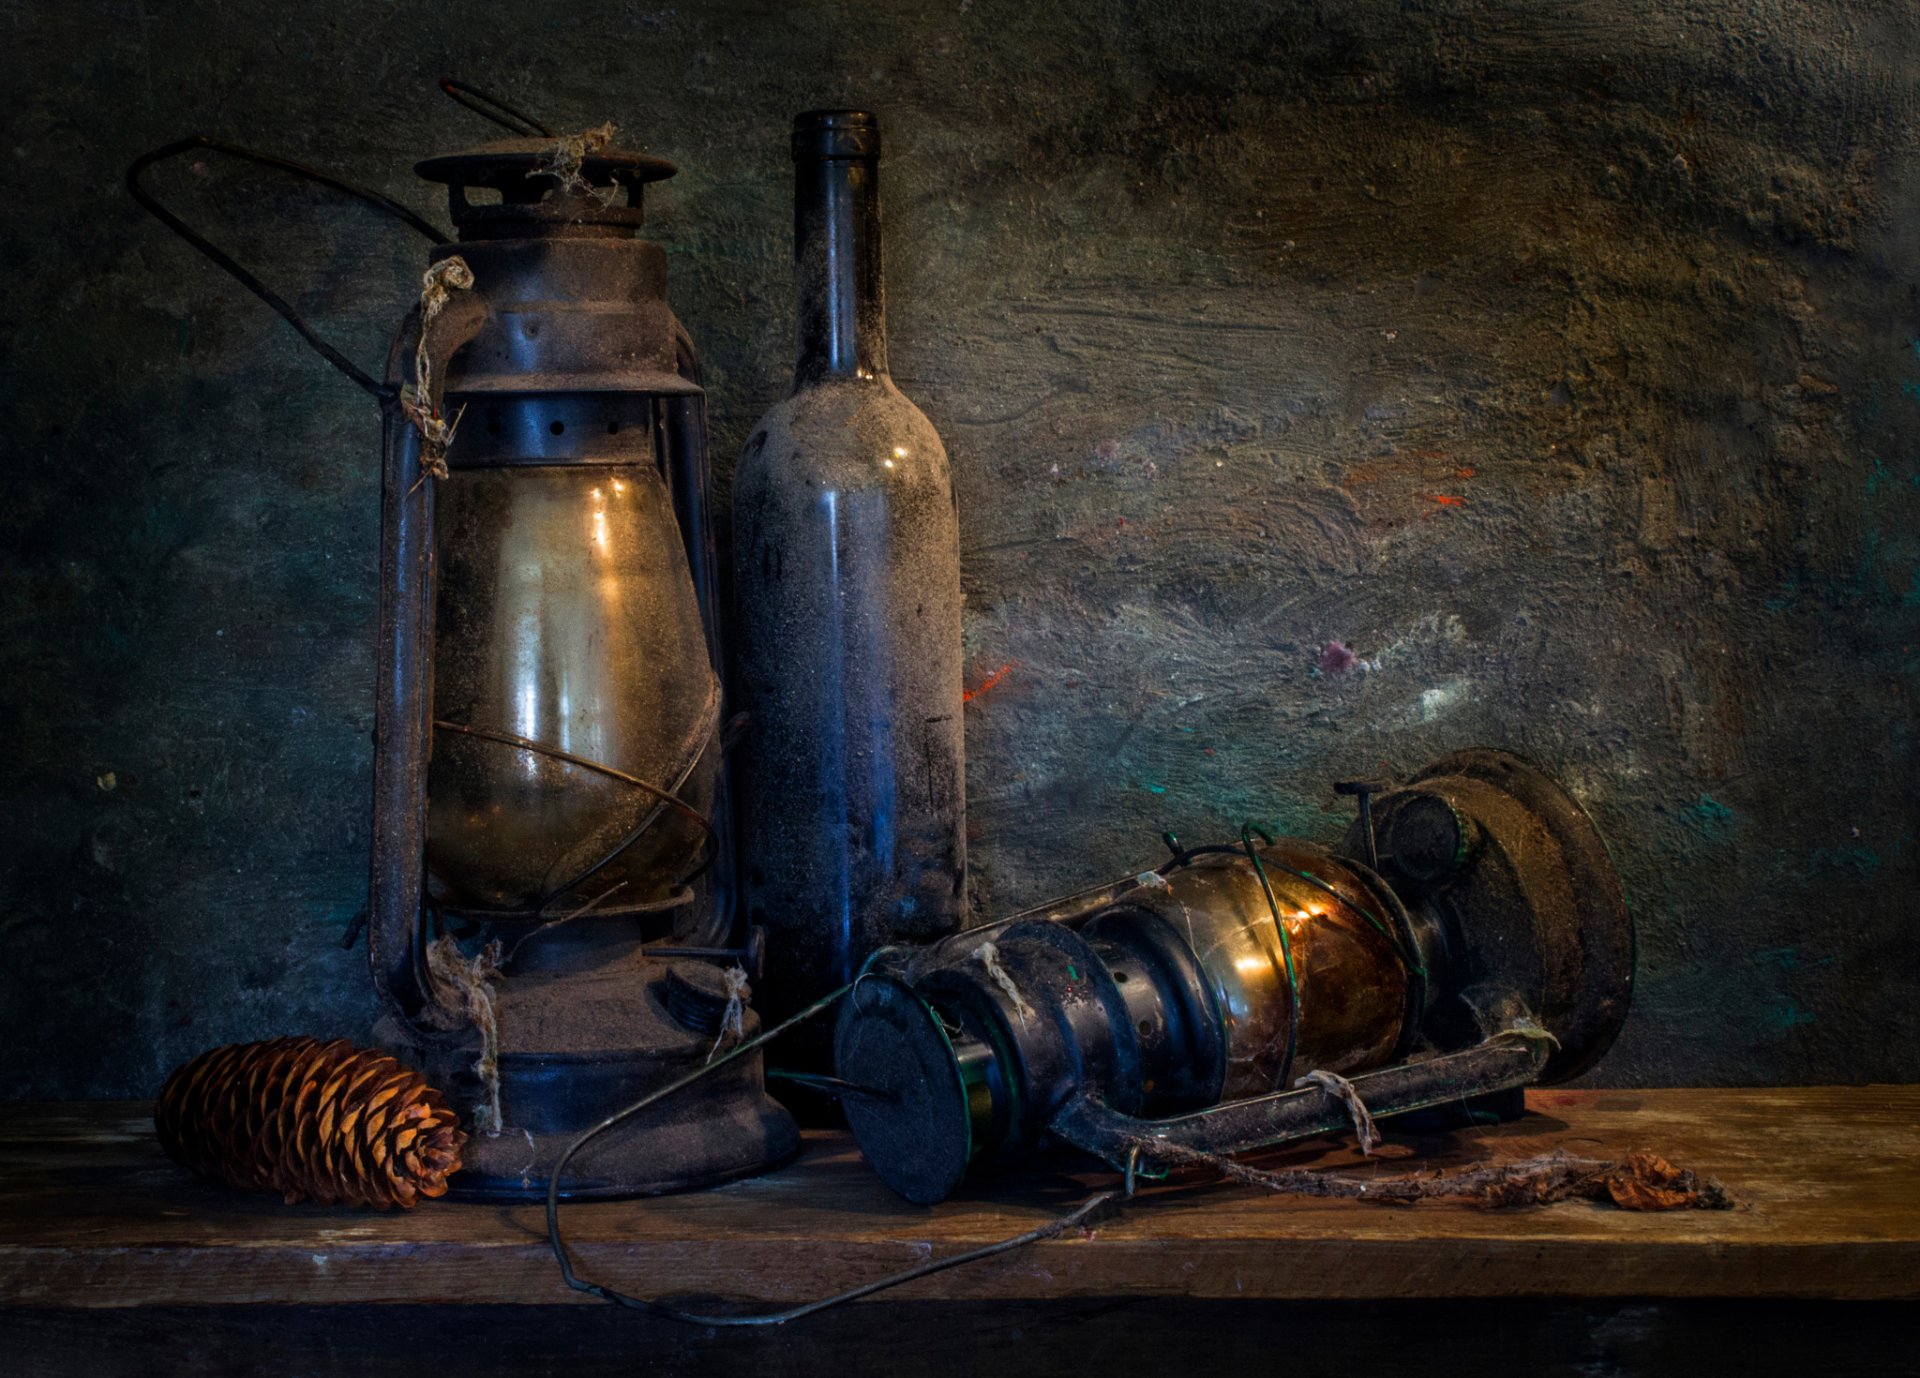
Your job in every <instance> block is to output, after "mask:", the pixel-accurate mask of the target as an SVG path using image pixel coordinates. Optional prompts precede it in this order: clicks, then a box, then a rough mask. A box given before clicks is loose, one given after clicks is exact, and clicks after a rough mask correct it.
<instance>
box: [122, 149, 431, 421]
mask: <svg viewBox="0 0 1920 1378" xmlns="http://www.w3.org/2000/svg"><path fill="white" fill-rule="evenodd" d="M194 149H205V150H207V151H208V152H211V153H224V154H226V155H227V156H228V157H229V158H238V159H240V160H241V161H243V162H248V163H256V164H258V165H259V166H261V167H267V168H272V169H273V170H274V171H276V172H284V173H286V174H287V175H288V176H290V177H297V178H300V179H301V180H302V181H307V182H313V183H316V184H318V185H320V186H323V187H329V188H331V189H332V190H334V191H337V192H340V193H342V194H343V195H346V196H351V197H353V198H354V199H355V200H357V201H362V202H365V203H366V204H367V205H369V206H372V207H373V208H374V209H375V210H378V211H384V212H385V213H386V214H388V215H390V216H392V217H394V218H395V219H396V220H399V221H401V222H403V223H404V224H406V225H407V226H409V227H410V228H412V229H414V230H416V231H418V232H419V233H420V234H422V235H425V236H426V237H427V238H428V239H430V240H432V241H433V242H434V243H435V244H445V243H446V242H447V237H446V236H445V235H444V234H442V233H440V231H439V230H438V229H436V228H435V227H434V226H433V225H432V224H431V223H430V222H428V221H426V220H423V219H421V218H420V217H419V216H418V215H415V214H414V213H413V212H412V211H410V210H408V209H407V208H406V207H405V206H403V205H401V204H400V203H399V202H398V201H395V200H394V199H393V198H392V197H390V196H384V195H382V194H381V193H379V192H377V191H371V190H369V189H368V188H366V187H360V186H355V185H354V184H353V183H351V182H345V181H342V180H341V179H340V178H338V177H335V176H334V175H333V174H332V173H330V172H322V171H321V170H320V169H319V168H314V167H308V166H307V165H306V164H305V163H296V162H294V161H293V160H292V159H289V158H281V157H279V156H277V155H275V154H272V153H262V152H260V151H259V150H258V149H252V148H243V147H241V146H240V145H239V144H230V143H227V142H226V141H225V140H223V139H211V138H208V137H207V136H206V135H204V134H195V135H193V136H191V137H190V138H185V139H176V140H175V141H174V142H172V143H170V144H166V145H164V146H163V147H160V148H156V149H154V150H153V151H152V152H151V153H143V154H141V155H140V157H138V158H136V159H135V160H134V162H133V165H132V166H131V167H129V168H128V169H127V178H126V182H127V194H128V195H129V196H131V197H132V198H133V199H134V200H135V201H137V202H139V203H140V205H141V206H142V207H144V208H145V209H146V211H147V212H148V213H149V214H151V215H152V216H153V218H154V219H156V220H158V221H159V222H160V223H161V224H162V225H165V226H166V227H167V228H168V229H170V230H172V231H173V232H174V233H175V234H177V235H179V236H180V237H181V238H182V239H184V240H186V241H187V243H189V244H191V245H192V246H193V247H194V248H195V249H198V250H199V251H200V252H201V253H202V254H204V255H205V256H206V257H207V258H208V259H210V260H211V261H212V262H213V263H214V265H215V266H216V267H218V268H220V269H222V270H223V271H224V272H225V273H226V274H227V275H228V276H229V277H231V278H232V279H233V280H234V281H235V282H237V283H239V284H240V285H241V286H242V287H244V288H246V289H247V290H248V291H249V292H251V293H253V294H254V296H256V297H258V298H260V300H261V301H263V302H265V303H266V304H267V305H268V306H270V307H272V308H273V310H274V312H275V313H276V314H277V315H278V316H279V317H280V319H281V320H283V321H285V322H286V323H287V324H288V325H290V326H292V327H293V328H294V329H295V330H297V331H299V332H300V337H301V338H302V339H304V340H305V341H306V342H307V343H308V344H309V345H312V346H313V348H314V350H315V351H316V352H317V353H318V354H319V355H320V357H321V358H323V359H325V360H326V361H327V362H328V363H330V364H332V365H333V366H334V367H335V368H337V369H338V370H340V372H342V373H344V374H346V376H347V377H349V378H351V379H352V380H353V381H354V382H355V383H356V384H358V385H359V386H360V387H361V388H362V389H363V390H364V391H365V392H367V393H368V394H370V395H371V396H373V397H375V398H377V399H379V400H380V401H382V402H386V401H390V400H391V399H392V398H393V397H394V396H395V395H396V394H395V391H394V389H393V388H392V387H390V386H388V385H387V384H386V383H383V382H380V381H379V380H378V379H376V378H374V377H373V376H372V375H371V374H369V373H368V372H366V370H364V369H362V368H361V367H360V366H359V365H358V364H356V363H354V362H353V360H351V359H349V358H348V357H347V356H346V355H344V354H342V353H341V352H340V351H339V350H338V349H336V348H334V346H333V345H331V344H329V343H328V342H327V341H325V340H323V339H321V338H320V335H319V332H318V331H316V330H315V329H314V328H313V327H312V326H310V325H308V324H307V322H306V318H305V317H303V316H302V315H301V314H300V313H299V312H298V311H295V310H294V309H293V307H292V306H291V305H289V304H288V302H287V300H286V298H284V297H282V296H281V295H280V294H279V293H278V292H276V291H274V290H273V289H272V288H271V287H269V286H267V284H266V283H264V282H262V281H261V280H260V279H259V278H257V277H255V276H254V275H253V274H252V273H250V272H248V271H247V270H246V269H245V268H243V267H241V266H240V264H239V263H238V262H237V261H235V260H234V258H233V257H232V256H231V255H230V254H228V253H227V252H226V251H225V250H224V249H222V248H220V247H219V246H218V245H216V244H214V243H213V242H212V241H210V240H208V239H207V238H206V237H205V236H204V235H202V234H201V233H200V232H199V231H198V230H195V229H194V228H193V227H192V226H191V225H189V224H187V222H186V221H184V220H182V219H181V218H180V217H179V216H177V215H175V214H174V213H173V212H172V211H170V210H168V209H167V208H166V207H165V206H163V205H161V204H160V201H159V199H158V198H157V197H155V196H154V194H153V192H152V191H151V190H149V189H148V187H147V186H146V184H145V182H144V181H143V180H142V179H143V178H144V177H145V176H146V172H147V169H148V168H150V167H152V166H153V165H154V164H155V163H160V162H165V161H166V160H167V159H169V158H175V157H178V156H179V155H180V154H182V153H188V152H191V151H193V150H194Z"/></svg>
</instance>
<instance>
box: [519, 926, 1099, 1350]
mask: <svg viewBox="0 0 1920 1378" xmlns="http://www.w3.org/2000/svg"><path fill="white" fill-rule="evenodd" d="M883 950H884V949H883ZM878 955H879V954H878V953H876V954H875V956H878ZM872 963H873V959H872V958H868V960H867V966H871V965H872ZM864 975H866V967H862V968H861V971H860V975H859V976H856V977H854V979H853V980H852V981H850V982H849V983H847V984H846V985H844V986H841V987H840V988H839V989H838V990H836V991H833V992H831V993H830V994H828V995H824V996H822V997H821V998H820V999H818V1000H816V1001H814V1002H813V1003H812V1004H811V1005H808V1006H807V1007H806V1008H805V1009H803V1010H801V1011H800V1012H799V1013H798V1014H796V1015H794V1016H793V1017H792V1018H790V1019H787V1020H785V1021H784V1022H782V1023H779V1024H776V1025H775V1026H774V1027H773V1028H771V1029H767V1030H764V1031H762V1032H761V1033H759V1034H756V1035H755V1036H754V1037H752V1038H749V1039H747V1040H746V1041H745V1042H743V1043H737V1044H735V1045H734V1046H733V1047H732V1048H730V1049H728V1050H727V1051H726V1052H724V1053H722V1054H720V1055H719V1056H718V1057H716V1058H714V1059H713V1060H712V1061H711V1062H708V1063H705V1064H703V1065H702V1066H700V1067H698V1068H696V1069H695V1070H693V1071H691V1072H688V1073H687V1074H686V1075H685V1076H683V1077H680V1078H678V1079H676V1080H674V1081H671V1082H668V1083H667V1084H666V1085H665V1086H662V1087H661V1088H659V1089H658V1090H656V1091H652V1092H649V1093H648V1094H647V1095H644V1096H642V1097H641V1098H640V1099H639V1100H637V1101H635V1102H634V1103H633V1104H631V1105H629V1106H627V1107H625V1108H624V1109H622V1110H617V1111H615V1112H614V1113H613V1114H611V1115H609V1116H607V1118H605V1119H604V1120H602V1121H600V1123H598V1124H596V1125H594V1126H593V1127H592V1128H591V1129H589V1130H587V1131H586V1132H585V1133H583V1134H581V1135H580V1136H579V1137H578V1138H576V1139H575V1140H574V1141H573V1142H572V1143H570V1144H568V1145H567V1148H566V1151H565V1152H563V1153H562V1154H561V1155H560V1158H559V1161H558V1162H556V1163H555V1164H554V1165H553V1172H552V1175H550V1176H549V1177H548V1178H547V1242H548V1244H550V1245H551V1246H552V1248H553V1257H554V1260H555V1262H557V1263H558V1264H559V1265H560V1276H561V1278H562V1279H563V1280H564V1281H565V1282H566V1284H567V1286H568V1287H570V1288H572V1289H573V1290H574V1291H576V1292H585V1293H586V1294H587V1295H589V1296H592V1297H598V1298H599V1299H600V1300H601V1301H604V1302H611V1303H613V1304H614V1305H616V1306H625V1307H629V1308H631V1309H632V1310H635V1311H644V1312H646V1313H647V1314H649V1315H653V1316H661V1317H664V1318H665V1319H667V1320H672V1321H681V1322H684V1323H685V1324H688V1325H706V1326H727V1327H743V1326H762V1325H784V1324H786V1323H787V1322H788V1321H797V1320H799V1319H800V1318H801V1317H802V1316H811V1315H813V1314H814V1313H815V1312H818V1311H825V1310H826V1309H827V1308H828V1307H832V1306H839V1305H841V1304H842V1303H843V1302H850V1301H857V1300H859V1299H860V1298H861V1297H870V1296H872V1295H873V1294H874V1293H876V1292H884V1291H887V1290H889V1289H891V1288H894V1287H899V1286H901V1285H902V1284H904V1283H908V1282H913V1281H915V1280H917V1279H919V1278H923V1277H928V1276H930V1275H932V1274H934V1273H939V1272H944V1271H946V1270H947V1269H949V1268H958V1267H961V1266H963V1265H964V1264H968V1263H976V1262H978V1261H979V1260H981V1259H984V1258H992V1257H993V1256H994V1255H996V1254H1004V1253H1008V1252H1011V1251H1012V1250H1014V1249H1022V1248H1025V1247H1026V1246H1027V1245H1029V1244H1037V1243H1039V1242H1040V1241H1042V1240H1046V1239H1053V1238H1055V1237H1056V1236H1058V1235H1061V1234H1064V1233H1066V1232H1067V1231H1068V1230H1070V1229H1072V1228H1074V1227H1075V1226H1076V1225H1079V1224H1080V1223H1082V1222H1083V1221H1085V1220H1086V1219H1088V1218H1089V1217H1090V1216H1092V1215H1093V1214H1094V1213H1095V1212H1096V1211H1098V1210H1100V1209H1101V1208H1102V1207H1103V1206H1105V1205H1107V1204H1108V1203H1109V1202H1111V1201H1113V1200H1114V1199H1115V1198H1116V1197H1117V1196H1118V1195H1119V1193H1117V1192H1111V1191H1103V1192H1096V1193H1095V1194H1094V1195H1092V1196H1090V1197H1088V1198H1087V1199H1086V1200H1085V1201H1082V1202H1081V1203H1080V1204H1079V1205H1078V1206H1076V1207H1074V1208H1073V1209H1072V1210H1070V1211H1068V1212H1067V1213H1066V1214H1064V1215H1060V1216H1056V1217H1055V1218H1054V1219H1052V1220H1049V1221H1047V1222H1046V1223H1045V1224H1043V1225H1039V1226H1036V1227H1035V1228H1034V1229H1031V1230H1028V1231H1026V1232H1025V1233H1023V1234H1017V1235H1014V1236H1012V1237H1011V1238H1008V1239H1001V1240H996V1241H995V1242H994V1243H992V1244H983V1245H981V1246H980V1247H979V1248H977V1249H968V1250H966V1251H965V1252H964V1253H958V1254H949V1255H947V1257H945V1258H935V1259H928V1260H927V1261H926V1262H925V1263H918V1264H915V1265H914V1266H913V1267H911V1268H906V1269H902V1270H901V1271H900V1272H897V1273H892V1274H889V1275H888V1276H886V1277H883V1278H876V1279H875V1280H874V1281H872V1282H865V1283H861V1284H860V1285H859V1286H857V1287H850V1288H848V1289H847V1290H846V1291H844V1292H836V1293H835V1294H834V1295H832V1296H830V1297H820V1298H818V1299H816V1300H814V1301H809V1302H802V1303H801V1304H799V1305H798V1306H789V1307H785V1308H782V1309H781V1310H778V1311H760V1312H751V1313H747V1314H739V1313H733V1314H715V1313H711V1312H703V1311H689V1310H686V1309H684V1308H682V1307H678V1306H673V1305H670V1304H668V1303H667V1302H663V1301H654V1300H652V1299H650V1298H647V1297H636V1296H634V1295H632V1294H631V1293H628V1292H622V1291H620V1290H618V1289H617V1288H613V1287H609V1286H607V1285H606V1284H605V1283H600V1282H594V1281H593V1280H592V1279H590V1278H583V1277H581V1276H580V1275H579V1273H577V1272H575V1271H574V1267H573V1257H572V1255H571V1254H569V1253H568V1252H567V1244H566V1239H565V1237H564V1236H562V1234H561V1233H560V1177H561V1174H562V1173H563V1172H565V1171H566V1167H567V1164H568V1163H570V1162H572V1161H573V1158H574V1155H575V1154H577V1153H579V1151H580V1150H581V1149H583V1148H585V1147H586V1146H587V1145H588V1144H589V1143H591V1142H592V1141H593V1140H594V1139H596V1138H598V1137H599V1136H600V1135H601V1134H604V1133H605V1132H606V1131H607V1130H609V1129H613V1128H615V1127H616V1126H618V1125H621V1124H624V1123H626V1122H627V1121H628V1120H630V1119H632V1118H633V1117H634V1116H635V1115H638V1114H639V1113H640V1112H641V1111H643V1110H645V1109H647V1108H648V1107H649V1106H652V1105H654V1104H656V1103H658V1102H660V1101H662V1100H665V1099H666V1098H667V1097H668V1096H671V1095H673V1094H674V1093H675V1092H676V1091H681V1090H684V1089H685V1088H686V1087H688V1086H691V1085H692V1084H693V1083H694V1082H696V1081H699V1080H700V1079H701V1078H702V1077H705V1076H709V1075H711V1074H712V1073H714V1072H717V1071H719V1070H720V1069H721V1068H722V1067H725V1066H726V1065H727V1064H728V1063H730V1062H733V1061H735V1060H736V1059H738V1058H742V1057H745V1056H747V1055H748V1054H749V1053H754V1052H758V1051H759V1050H760V1049H761V1048H762V1047H764V1046H765V1045H767V1044H768V1043H771V1042H772V1041H773V1040H774V1039H776V1038H778V1037H780V1035H781V1034H783V1033H785V1032H786V1031H787V1030H789V1029H791V1028H793V1027H794V1026H795V1025H798V1024H802V1023H805V1022H806V1021H807V1020H809V1019H812V1018H814V1017H815V1016H816V1015H819V1014H822V1013H824V1012H825V1011H827V1010H828V1009H831V1008H832V1007H833V1006H834V1005H836V1004H837V1003H839V1001H840V1000H841V999H842V998H843V997H844V996H845V995H846V994H847V993H848V992H849V991H851V990H853V989H854V987H855V986H857V985H859V984H860V977H861V976H864Z"/></svg>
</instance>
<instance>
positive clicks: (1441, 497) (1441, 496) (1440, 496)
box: [1427, 493, 1467, 507]
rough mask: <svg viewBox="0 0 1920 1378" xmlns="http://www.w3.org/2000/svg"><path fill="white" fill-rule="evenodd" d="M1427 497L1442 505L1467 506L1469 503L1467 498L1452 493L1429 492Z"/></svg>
mask: <svg viewBox="0 0 1920 1378" xmlns="http://www.w3.org/2000/svg"><path fill="white" fill-rule="evenodd" d="M1427 498H1428V500H1429V501H1432V502H1437V503H1439V504H1440V505H1441V506H1442V507H1465V506H1466V505H1467V500H1466V499H1465V498H1456V497H1455V496H1453V494H1451V493H1429V494H1427Z"/></svg>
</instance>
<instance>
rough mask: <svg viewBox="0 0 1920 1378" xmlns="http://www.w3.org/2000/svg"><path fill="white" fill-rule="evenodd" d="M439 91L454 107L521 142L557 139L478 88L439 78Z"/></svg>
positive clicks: (538, 123) (520, 113)
mask: <svg viewBox="0 0 1920 1378" xmlns="http://www.w3.org/2000/svg"><path fill="white" fill-rule="evenodd" d="M440 89H441V90H442V91H443V92H445V93H446V95H447V98H448V99H449V100H451V101H452V102H453V103H454V104H456V105H458V106H461V107H463V108H465V109H467V110H471V111H472V112H473V113H474V114H476V115H478V116H479V117H480V118H481V119H483V120H491V121H492V122H493V123H494V124H497V125H499V126H500V127H501V128H502V129H505V130H507V131H509V132H510V133H514V134H518V135H520V136H521V137H522V138H524V139H531V138H534V137H535V136H538V137H540V138H543V139H552V138H556V137H557V136H556V135H555V134H554V132H553V131H552V130H551V129H549V128H547V126H545V125H544V124H542V123H540V121H538V120H536V119H535V118H534V117H533V116H531V115H529V114H527V113H526V112H525V111H523V110H516V109H514V108H513V107H512V106H511V105H508V104H507V103H506V102H505V101H503V100H501V99H500V97H498V96H496V95H494V94H492V93H491V92H488V91H482V90H481V89H480V88H479V87H477V86H472V85H469V84H468V83H466V82H464V81H456V80H455V79H454V78H452V77H441V78H440Z"/></svg>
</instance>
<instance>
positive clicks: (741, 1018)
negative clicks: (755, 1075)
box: [707, 965, 747, 1062]
mask: <svg viewBox="0 0 1920 1378" xmlns="http://www.w3.org/2000/svg"><path fill="white" fill-rule="evenodd" d="M726 977H727V1007H726V1009H724V1010H722V1011H721V1012H720V1031H719V1032H718V1033H717V1034H715V1035H714V1036H713V1046H712V1047H711V1048H709V1049H707V1061H708V1062H712V1061H713V1060H714V1058H715V1057H717V1056H718V1055H719V1053H720V1049H721V1048H722V1047H723V1046H725V1044H726V1042H727V1040H728V1039H729V1038H731V1039H732V1040H733V1041H734V1042H736V1043H737V1042H739V1041H740V1039H741V1038H742V1037H744V1036H745V1034H746V1032H747V969H746V968H745V967H743V966H739V965H734V966H730V967H728V968H727V971H726Z"/></svg>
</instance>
